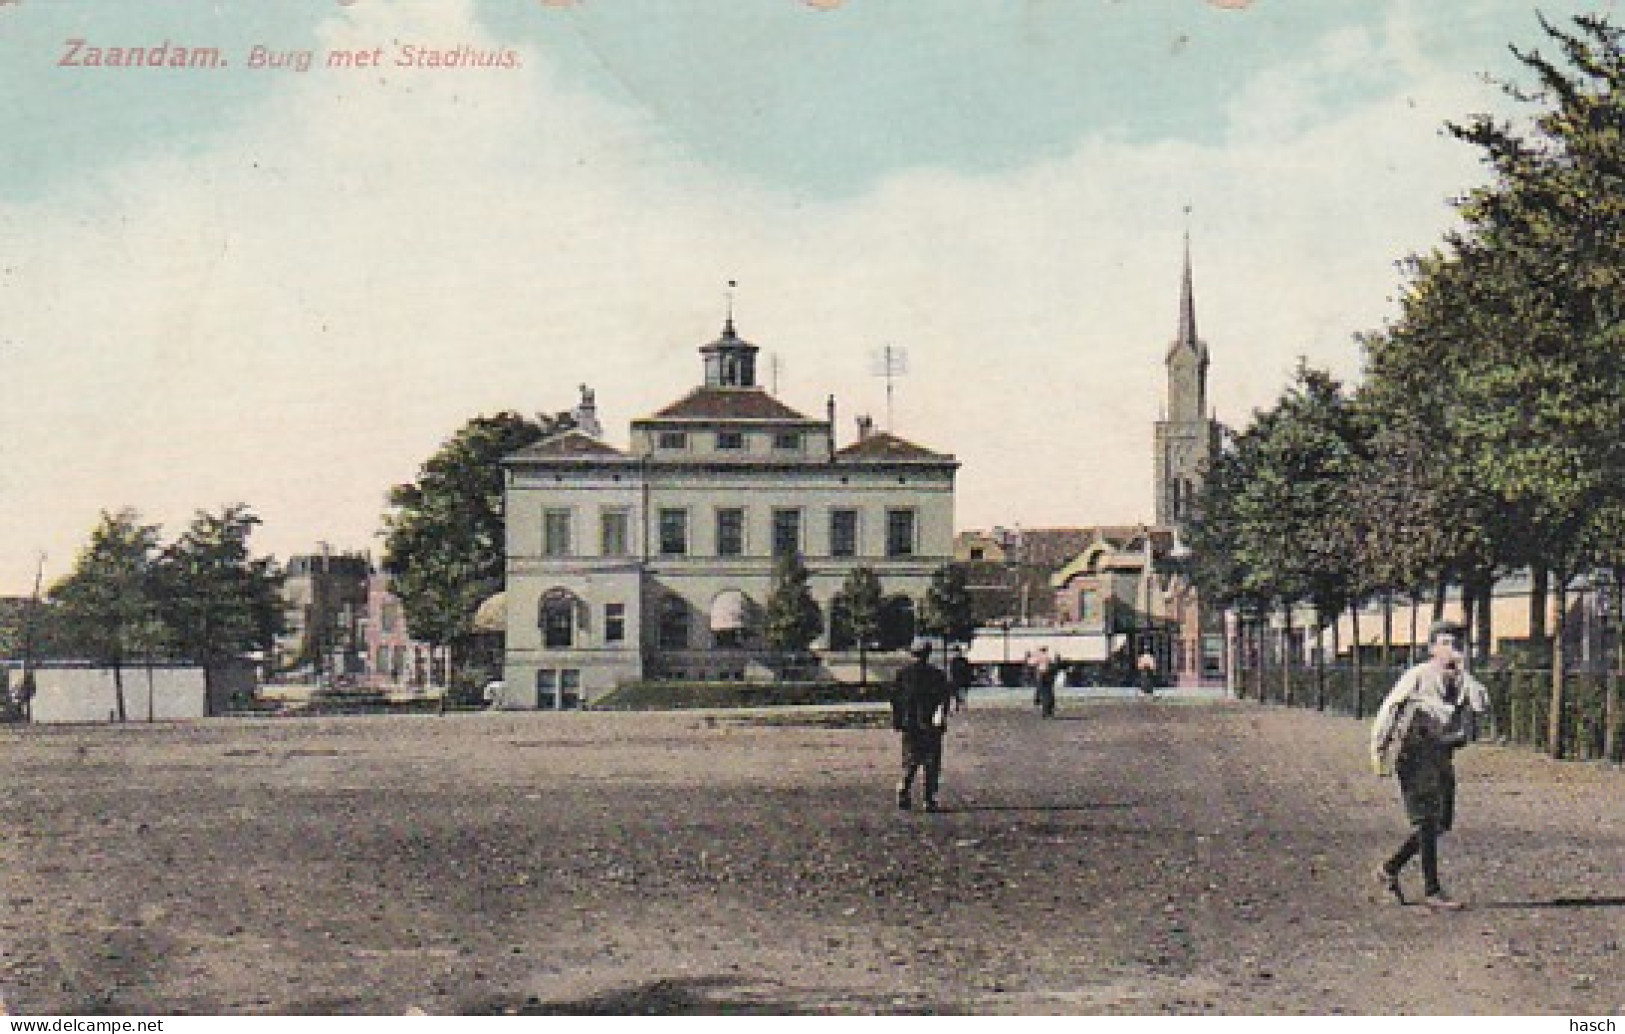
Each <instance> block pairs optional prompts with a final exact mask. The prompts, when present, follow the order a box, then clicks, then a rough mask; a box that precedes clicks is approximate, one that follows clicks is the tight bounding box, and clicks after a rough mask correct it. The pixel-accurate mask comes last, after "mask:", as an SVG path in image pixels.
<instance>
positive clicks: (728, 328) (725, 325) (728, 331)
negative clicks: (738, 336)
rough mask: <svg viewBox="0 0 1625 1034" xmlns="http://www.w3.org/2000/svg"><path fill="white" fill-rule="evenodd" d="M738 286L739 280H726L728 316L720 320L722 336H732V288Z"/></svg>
mask: <svg viewBox="0 0 1625 1034" xmlns="http://www.w3.org/2000/svg"><path fill="white" fill-rule="evenodd" d="M738 286H739V281H737V280H730V281H728V318H727V319H726V320H724V321H723V322H722V336H723V337H733V336H734V288H736V287H738Z"/></svg>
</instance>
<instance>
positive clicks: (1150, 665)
mask: <svg viewBox="0 0 1625 1034" xmlns="http://www.w3.org/2000/svg"><path fill="white" fill-rule="evenodd" d="M1134 671H1135V674H1136V675H1137V676H1138V677H1139V680H1140V692H1141V693H1144V694H1145V695H1146V696H1151V695H1152V694H1154V693H1155V692H1156V691H1157V659H1156V657H1154V656H1152V654H1151V651H1150V650H1146V651H1144V652H1142V653H1141V654H1140V657H1139V660H1137V661H1135V662H1134Z"/></svg>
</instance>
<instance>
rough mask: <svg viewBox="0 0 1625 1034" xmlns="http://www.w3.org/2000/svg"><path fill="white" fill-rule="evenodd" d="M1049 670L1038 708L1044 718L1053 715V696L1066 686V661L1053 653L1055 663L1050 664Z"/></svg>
mask: <svg viewBox="0 0 1625 1034" xmlns="http://www.w3.org/2000/svg"><path fill="white" fill-rule="evenodd" d="M1050 671H1051V674H1050V677H1049V678H1048V679H1047V680H1046V681H1047V684H1048V688H1047V689H1046V690H1045V691H1044V698H1043V700H1041V701H1040V702H1039V708H1038V713H1039V715H1040V716H1041V717H1044V718H1054V717H1055V698H1056V697H1057V696H1058V695H1060V692H1061V690H1062V689H1065V688H1066V661H1065V660H1064V659H1063V658H1062V657H1061V655H1060V654H1059V653H1057V654H1056V655H1055V663H1054V664H1052V665H1051V666H1050Z"/></svg>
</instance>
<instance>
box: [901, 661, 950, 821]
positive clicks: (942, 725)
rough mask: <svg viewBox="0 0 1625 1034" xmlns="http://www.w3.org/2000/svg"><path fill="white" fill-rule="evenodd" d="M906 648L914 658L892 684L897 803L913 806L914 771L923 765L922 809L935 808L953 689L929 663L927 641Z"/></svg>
mask: <svg viewBox="0 0 1625 1034" xmlns="http://www.w3.org/2000/svg"><path fill="white" fill-rule="evenodd" d="M908 652H909V653H910V654H912V655H913V657H914V659H913V660H912V661H910V662H909V663H908V664H907V665H906V666H904V668H903V670H902V671H899V672H898V673H897V681H896V683H895V684H894V685H893V687H892V700H891V715H892V717H891V723H892V728H893V729H895V730H897V731H898V732H900V733H902V734H903V737H902V738H903V779H902V782H900V783H898V784H897V806H898V807H899V808H902V809H903V810H905V811H907V810H908V809H909V808H912V807H913V806H914V797H913V790H914V775H915V773H916V772H918V771H919V770H920V769H922V768H923V769H925V810H926V811H936V810H937V784H938V783H939V781H940V780H941V778H942V736H943V733H944V732H946V731H947V729H948V707H949V704H950V702H951V701H952V699H953V690H952V688H951V687H950V686H949V685H948V677H947V676H946V675H944V674H943V673H942V672H941V671H938V670H937V669H936V668H935V667H933V666H932V665H931V663H930V657H931V643H930V641H929V640H926V639H916V640H914V642H913V643H912V644H911V645H910V646H909V650H908Z"/></svg>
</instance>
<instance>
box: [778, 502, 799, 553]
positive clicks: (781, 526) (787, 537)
mask: <svg viewBox="0 0 1625 1034" xmlns="http://www.w3.org/2000/svg"><path fill="white" fill-rule="evenodd" d="M799 552H801V511H800V510H774V511H773V555H774V556H785V555H786V554H789V553H799Z"/></svg>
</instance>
